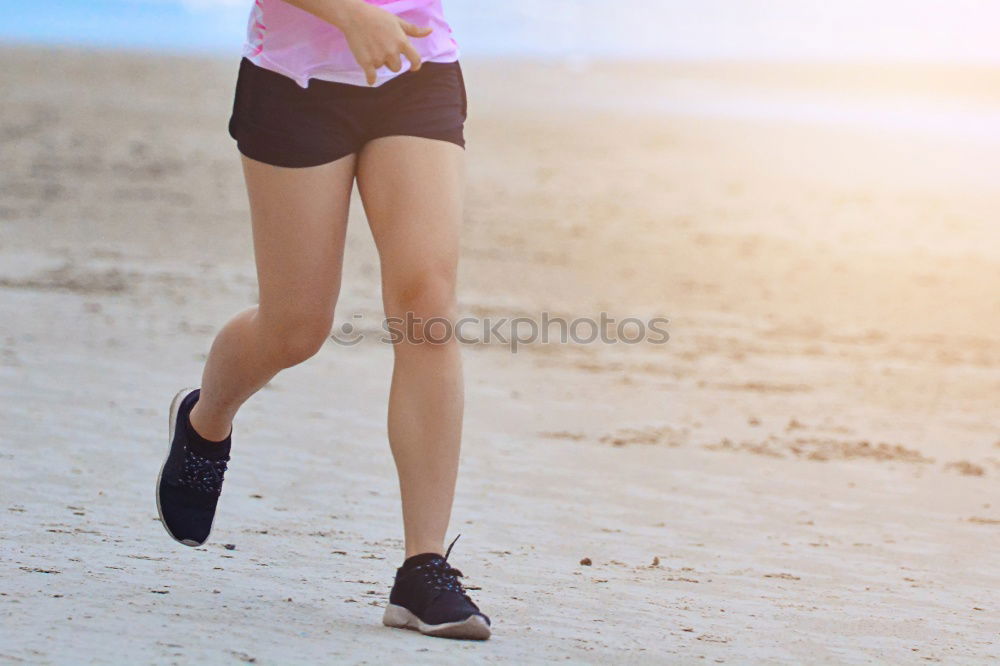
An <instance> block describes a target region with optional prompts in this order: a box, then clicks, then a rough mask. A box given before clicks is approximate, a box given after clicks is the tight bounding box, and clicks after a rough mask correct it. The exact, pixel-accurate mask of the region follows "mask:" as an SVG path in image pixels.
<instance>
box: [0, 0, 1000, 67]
mask: <svg viewBox="0 0 1000 666" xmlns="http://www.w3.org/2000/svg"><path fill="white" fill-rule="evenodd" d="M251 4H252V0H85V1H84V0H0V12H2V14H3V16H4V21H3V23H2V25H0V40H3V41H35V42H45V43H75V44H91V45H95V46H105V47H131V48H166V49H170V50H175V51H201V52H218V53H227V52H229V53H231V52H234V51H235V50H238V49H239V46H240V43H241V42H242V39H243V34H244V30H245V27H246V17H247V15H248V13H249V9H250V5H251ZM444 4H445V10H446V13H447V14H448V17H449V20H450V21H451V23H452V25H453V27H454V29H455V32H456V36H457V38H458V40H459V44H460V45H461V47H462V52H463V54H464V55H491V56H524V57H552V58H559V59H571V60H572V59H608V58H644V59H665V60H676V59H685V60H691V59H734V58H735V59H748V60H775V59H777V60H789V59H791V60H825V61H844V60H880V61H901V60H902V61H918V62H919V61H937V62H940V61H948V62H956V61H957V62H978V63H991V64H1000V38H997V34H998V33H997V26H998V25H1000V0H836V1H835V2H834V1H831V0H502V1H500V0H444Z"/></svg>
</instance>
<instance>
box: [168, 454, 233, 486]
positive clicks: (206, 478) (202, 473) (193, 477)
mask: <svg viewBox="0 0 1000 666" xmlns="http://www.w3.org/2000/svg"><path fill="white" fill-rule="evenodd" d="M228 462H229V457H228V456H226V457H223V458H220V459H218V460H211V459H209V458H205V457H204V456H200V455H198V454H197V453H195V452H194V451H192V450H190V449H187V450H186V451H185V452H184V467H183V468H182V469H181V472H180V474H179V475H178V477H177V483H178V484H180V485H182V486H187V487H188V488H191V489H193V490H197V491H199V492H203V493H208V494H211V495H220V494H221V493H222V482H223V480H224V479H225V475H226V470H227V469H228V467H227V463H228Z"/></svg>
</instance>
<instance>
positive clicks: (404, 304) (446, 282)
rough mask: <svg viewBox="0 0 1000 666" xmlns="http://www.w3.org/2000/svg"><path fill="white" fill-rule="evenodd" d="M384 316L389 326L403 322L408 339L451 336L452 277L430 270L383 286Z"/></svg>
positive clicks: (452, 323) (453, 307) (397, 328)
mask: <svg viewBox="0 0 1000 666" xmlns="http://www.w3.org/2000/svg"><path fill="white" fill-rule="evenodd" d="M385 306H386V308H385V310H386V316H387V317H388V318H389V319H390V321H389V325H390V327H391V328H393V330H396V331H402V330H403V329H402V328H401V327H404V326H405V331H406V333H407V336H408V339H410V340H416V341H420V340H424V339H431V340H436V341H441V340H443V339H446V338H448V337H451V333H452V330H451V329H452V327H453V325H454V321H455V310H456V304H455V280H454V277H453V276H452V275H450V274H447V273H444V272H442V273H430V274H427V275H422V276H420V277H417V278H414V279H411V280H407V281H405V282H400V283H399V284H396V285H393V286H391V287H389V288H388V289H387V290H386V294H385Z"/></svg>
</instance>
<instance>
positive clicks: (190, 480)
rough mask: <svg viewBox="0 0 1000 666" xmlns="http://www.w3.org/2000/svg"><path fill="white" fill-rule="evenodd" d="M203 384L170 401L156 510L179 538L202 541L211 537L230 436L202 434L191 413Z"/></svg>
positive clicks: (191, 542) (194, 542) (189, 542)
mask: <svg viewBox="0 0 1000 666" xmlns="http://www.w3.org/2000/svg"><path fill="white" fill-rule="evenodd" d="M200 393H201V391H200V389H190V388H187V389H184V390H182V391H181V392H179V393H178V394H177V395H176V396H175V397H174V401H173V402H172V403H171V404H170V451H169V452H168V453H167V459H166V460H165V461H164V462H163V467H161V468H160V476H159V478H158V479H157V481H156V509H157V511H158V512H159V514H160V522H162V523H163V527H164V528H166V530H167V533H168V534H170V536H171V537H173V538H174V539H175V540H176V541H179V542H180V543H182V544H184V545H185V546H192V547H193V546H200V545H202V544H203V543H205V542H206V541H208V535H209V534H211V532H212V521H213V520H215V508H216V506H217V505H218V503H219V495H220V494H221V493H222V481H223V477H224V476H225V473H226V463H228V462H229V449H230V447H231V444H232V441H231V439H230V437H227V438H226V439H225V440H223V441H222V442H209V441H207V440H205V439H202V438H201V436H199V435H198V433H197V432H195V430H194V429H193V428H192V427H191V422H190V421H188V414H189V413H190V412H191V408H192V407H194V405H195V403H196V402H198V396H199V395H200Z"/></svg>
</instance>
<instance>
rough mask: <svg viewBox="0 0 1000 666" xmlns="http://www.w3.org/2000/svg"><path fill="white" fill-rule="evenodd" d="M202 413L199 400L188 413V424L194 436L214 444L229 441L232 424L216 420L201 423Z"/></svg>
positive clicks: (206, 420)
mask: <svg viewBox="0 0 1000 666" xmlns="http://www.w3.org/2000/svg"><path fill="white" fill-rule="evenodd" d="M202 411H203V410H202V409H201V401H200V400H199V401H198V402H196V403H195V405H194V407H192V408H191V411H190V412H189V413H188V424H189V425H190V426H191V429H192V430H194V432H195V434H196V435H198V436H199V437H201V438H202V439H204V440H206V441H209V442H214V443H222V442H224V441H225V440H227V439H229V436H230V435H231V434H232V432H233V426H232V424H231V423H226V422H223V421H222V420H218V419H216V420H212V419H205V420H204V421H203V420H202V419H203V418H204V415H203V414H202Z"/></svg>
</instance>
